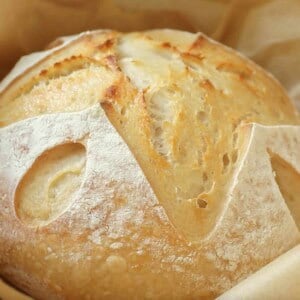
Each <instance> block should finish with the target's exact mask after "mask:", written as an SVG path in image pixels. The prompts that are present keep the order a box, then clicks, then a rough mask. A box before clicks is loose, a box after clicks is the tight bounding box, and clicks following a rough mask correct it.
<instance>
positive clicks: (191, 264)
mask: <svg viewBox="0 0 300 300" xmlns="http://www.w3.org/2000/svg"><path fill="white" fill-rule="evenodd" d="M48 51H49V52H46V53H45V54H40V55H39V56H38V57H37V60H38V61H35V60H34V58H32V59H33V61H32V62H29V68H28V69H26V67H22V66H21V67H20V66H19V68H20V69H18V67H17V69H16V70H15V72H17V73H15V75H14V74H13V75H11V76H9V77H8V79H7V80H4V83H3V84H2V94H1V96H0V97H1V98H0V122H1V126H2V127H3V128H1V129H0V138H1V144H0V161H1V167H0V180H1V187H0V193H1V194H0V196H1V198H2V200H1V203H0V205H1V206H2V207H3V208H4V209H2V210H1V212H0V224H1V227H0V240H1V242H2V243H1V245H0V253H1V258H0V273H1V274H2V275H3V276H4V277H5V278H6V279H7V280H10V281H11V282H13V283H14V284H15V285H16V286H19V287H20V288H22V289H23V290H25V291H27V292H28V293H29V294H31V295H33V296H35V297H42V296H43V295H44V294H45V293H48V294H49V295H51V297H52V298H53V299H56V298H59V297H60V296H62V297H67V298H68V297H69V298H72V299H77V298H78V299H82V298H83V297H87V295H90V298H92V299H93V298H95V299H99V298H101V297H106V296H107V297H108V298H111V299H115V298H122V296H123V295H124V294H126V296H128V297H134V296H136V297H138V298H144V297H150V298H157V299H163V298H166V297H168V298H176V297H178V298H184V297H188V298H197V297H203V298H212V297H214V296H216V295H219V294H220V293H222V292H224V291H225V290H226V289H228V288H230V287H231V286H233V285H235V284H236V283H237V282H238V281H239V280H241V279H242V278H244V277H245V276H247V275H249V274H251V273H253V272H254V271H255V270H257V269H259V268H260V267H262V266H263V265H265V264H266V263H268V262H270V261H271V260H272V259H274V258H275V257H277V256H278V255H280V254H281V253H283V252H285V251H287V250H288V249H290V248H291V247H293V246H294V245H296V244H297V243H299V239H300V236H299V229H298V228H297V224H298V226H299V220H298V212H297V211H298V206H297V205H294V204H292V205H289V203H287V204H288V206H289V207H290V209H291V210H292V215H293V216H294V218H295V219H293V217H292V216H291V213H290V211H289V209H288V206H287V205H286V204H285V201H284V199H283V196H282V195H281V192H280V190H279V187H278V185H277V184H276V179H275V178H274V174H273V169H272V163H271V158H270V157H272V158H273V157H275V158H274V159H275V160H276V156H274V155H277V156H279V157H280V158H281V159H283V160H284V161H285V162H286V164H287V168H293V169H294V170H295V175H292V176H294V177H292V180H294V181H295V182H296V180H297V178H298V177H297V176H298V174H299V172H300V155H299V151H298V149H299V145H300V140H299V136H300V129H299V128H300V127H299V123H300V120H299V116H298V114H297V112H296V110H295V108H294V107H293V105H292V104H291V103H290V101H289V99H288V98H287V96H286V95H285V93H284V91H283V90H282V88H281V87H280V86H279V85H278V83H277V82H276V81H274V79H272V78H271V77H270V76H269V75H268V74H266V73H265V72H264V71H263V70H261V69H260V68H259V67H257V66H256V65H254V64H253V63H252V62H250V61H248V60H246V59H245V58H243V57H241V56H239V55H237V54H236V53H235V52H233V51H232V50H229V49H227V48H225V47H223V46H221V45H218V44H216V43H215V42H213V41H211V40H209V39H208V38H206V37H205V36H203V35H199V34H189V33H185V32H179V31H172V30H156V31H149V32H142V33H131V34H121V33H117V32H113V31H96V32H90V33H85V34H81V35H79V36H78V37H73V38H71V39H70V40H69V41H67V42H66V43H64V44H61V45H59V46H58V48H53V49H52V50H48ZM28 61H30V58H27V63H28ZM25 70H26V71H25ZM20 71H21V72H20ZM68 144H74V147H75V148H74V149H73V148H72V149H73V150H74V151H73V150H72V151H73V154H72V155H73V158H72V159H71V158H70V157H71V154H70V155H68V154H67V153H69V152H68V151H67V148H66V147H68V146H67V145H68ZM78 145H82V146H83V148H84V149H83V148H80V147H81V146H78ZM55 147H62V148H60V149H59V148H55ZM53 149H54V150H53ZM70 151H71V150H70ZM57 153H60V154H57ZM39 157H41V159H39ZM74 170H75V171H74ZM293 174H294V173H293ZM296 177H297V178H296ZM295 178H296V179H295ZM79 183H80V184H79ZM293 185H295V184H293ZM39 188H41V189H40V190H39ZM37 191H39V192H37ZM43 191H44V194H43ZM41 194H42V195H41ZM285 200H287V199H285ZM296 200H297V199H296ZM297 201H299V199H298V200H297ZM294 211H295V213H294ZM9 228H12V230H9ZM21 249H22V251H21ZM45 269H47V272H46V273H45V272H44V270H45ZM65 274H68V276H66V275H65ZM30 278H34V280H30ZM95 280H96V281H97V284H95V283H94V281H95ZM158 281H159V282H158ZM68 285H69V287H68Z"/></svg>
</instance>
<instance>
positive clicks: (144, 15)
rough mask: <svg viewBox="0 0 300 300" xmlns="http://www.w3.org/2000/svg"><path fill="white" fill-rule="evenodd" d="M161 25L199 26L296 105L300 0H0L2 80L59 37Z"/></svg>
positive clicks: (299, 82)
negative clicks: (270, 77)
mask: <svg viewBox="0 0 300 300" xmlns="http://www.w3.org/2000/svg"><path fill="white" fill-rule="evenodd" d="M165 27H168V28H177V29H182V30H187V31H192V32H197V31H202V32H204V33H206V34H207V35H209V36H210V37H212V38H214V39H216V40H218V41H220V42H222V43H224V44H226V45H228V46H230V47H232V48H235V49H237V50H239V51H240V52H242V53H244V54H245V55H246V56H248V57H250V58H251V59H253V60H254V61H256V62H257V63H258V64H260V65H261V66H262V67H264V68H266V69H267V70H269V71H270V72H271V73H273V74H274V75H275V77H277V78H278V79H279V81H280V82H281V83H282V84H283V85H284V86H285V88H286V89H287V91H288V93H289V95H290V97H291V98H292V100H293V101H294V102H295V104H296V105H297V107H298V108H299V109H300V0H145V1H144V0H0V78H2V77H3V76H5V74H6V73H7V72H8V71H9V69H10V68H11V67H12V66H13V64H14V63H15V62H16V61H17V59H18V58H19V57H20V56H22V55H24V54H27V53H30V52H32V51H37V50H41V49H43V48H44V47H46V45H47V44H48V43H50V42H51V41H52V40H53V39H55V38H56V37H58V36H60V35H69V34H73V33H78V32H81V31H85V30H89V29H97V28H111V29H116V30H120V31H135V30H144V29H150V28H165ZM5 289H6V288H3V287H2V283H1V281H0V298H1V297H2V298H3V299H5V300H8V299H9V300H10V299H19V298H17V296H16V295H14V296H12V294H9V293H11V291H6V292H5V293H4V292H3V291H2V290H5ZM1 291H2V292H1ZM1 293H2V294H1ZM12 297H13V298H12Z"/></svg>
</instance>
